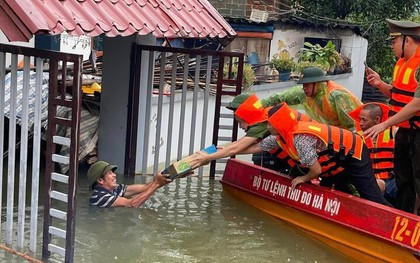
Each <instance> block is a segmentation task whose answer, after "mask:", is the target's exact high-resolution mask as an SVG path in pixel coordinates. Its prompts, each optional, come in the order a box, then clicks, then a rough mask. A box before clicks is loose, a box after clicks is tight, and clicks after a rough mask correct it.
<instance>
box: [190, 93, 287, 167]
mask: <svg viewBox="0 0 420 263" xmlns="http://www.w3.org/2000/svg"><path fill="white" fill-rule="evenodd" d="M226 108H228V109H230V110H233V111H234V115H235V119H236V121H237V122H238V124H239V127H240V128H241V129H243V130H244V131H245V132H246V134H245V136H244V137H242V138H240V139H239V140H237V141H235V142H232V143H230V144H228V145H227V146H224V147H219V146H218V150H217V152H215V153H212V154H207V153H205V152H202V151H200V152H198V154H197V157H196V158H195V159H193V160H192V161H191V162H190V166H191V167H192V168H193V169H195V168H197V167H199V166H202V165H206V164H208V163H209V162H211V161H214V160H217V159H221V158H225V157H229V156H233V155H237V154H239V153H241V152H243V151H244V150H245V149H247V148H248V147H249V146H251V145H254V144H256V143H258V142H259V141H260V140H262V139H264V138H265V137H267V136H269V135H270V132H269V131H268V129H267V118H268V115H267V113H268V109H265V108H264V107H262V105H261V102H260V100H259V99H258V97H257V95H255V94H252V93H243V94H239V95H237V96H236V97H235V98H234V99H233V100H232V101H231V102H230V103H229V104H228V106H226ZM271 153H272V154H274V155H275V156H277V158H278V159H279V160H278V162H276V164H275V165H273V167H268V168H270V169H273V170H276V171H280V172H286V171H287V170H288V169H289V168H290V164H293V162H292V161H291V160H290V157H289V156H288V155H287V153H285V152H284V151H282V149H281V148H279V147H277V149H275V150H273V151H272V152H271Z"/></svg>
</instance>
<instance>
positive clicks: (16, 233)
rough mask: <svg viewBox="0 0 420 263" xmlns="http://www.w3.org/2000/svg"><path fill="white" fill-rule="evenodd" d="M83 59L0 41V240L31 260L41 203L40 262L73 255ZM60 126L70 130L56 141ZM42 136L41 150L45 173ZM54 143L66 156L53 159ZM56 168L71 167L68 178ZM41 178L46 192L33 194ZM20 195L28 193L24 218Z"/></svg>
mask: <svg viewBox="0 0 420 263" xmlns="http://www.w3.org/2000/svg"><path fill="white" fill-rule="evenodd" d="M9 60H10V66H8V64H9ZM6 61H7V63H6ZM19 61H21V62H19ZM81 62H82V56H80V55H74V54H65V53H60V52H53V51H43V50H39V49H33V48H26V47H19V46H11V45H2V44H0V88H1V92H0V149H3V150H4V155H3V158H1V159H0V171H2V177H1V178H0V191H1V190H2V188H3V187H2V185H3V182H4V180H5V179H6V176H5V173H7V181H6V182H7V188H6V189H7V200H6V206H7V207H6V211H4V209H1V211H2V213H3V212H5V215H3V214H2V215H1V217H0V220H1V218H3V217H5V218H6V224H5V227H6V229H1V230H2V231H1V232H2V233H4V236H2V237H1V238H2V240H4V243H5V244H6V246H7V247H8V248H10V249H14V250H16V251H17V252H19V251H21V252H22V251H28V250H29V251H30V252H29V254H31V255H33V256H36V252H37V247H38V245H39V237H38V212H39V208H40V207H39V201H40V199H42V198H43V199H44V200H45V203H44V229H43V242H42V258H43V259H47V258H48V257H49V256H50V254H51V253H56V254H58V255H60V256H62V257H64V260H65V262H73V253H74V238H75V237H74V233H75V230H74V227H75V217H74V215H75V202H76V186H77V174H78V170H77V167H78V159H77V156H78V155H77V153H78V151H77V149H78V142H79V118H80V105H81V95H80V83H81V65H82V63H81ZM6 73H7V74H6ZM46 100H47V101H46ZM46 105H47V106H46ZM58 108H61V109H66V110H67V111H68V112H69V114H68V117H59V116H57V109H58ZM46 116H48V118H47V119H45V118H44V117H46ZM5 127H6V128H5ZM7 127H8V129H7ZM45 127H47V131H46V132H45V130H44V128H45ZM60 129H64V130H66V131H68V132H66V134H67V135H65V136H58V135H57V131H58V130H60ZM17 131H20V134H18V132H17ZM41 137H43V138H44V140H45V141H46V145H47V146H46V165H45V173H44V174H42V172H41V169H42V168H43V167H44V166H43V165H41V156H42V154H41ZM58 145H59V147H70V154H69V156H61V155H59V154H57V152H58V151H57V146H58ZM18 153H19V156H17V154H18ZM28 156H30V158H31V160H30V161H28V158H27V157H28ZM59 164H65V165H69V171H68V173H66V174H60V173H59V172H58V169H57V167H58V165H59ZM17 166H18V167H17ZM6 167H7V169H6ZM15 177H16V178H18V182H15ZM28 180H29V182H30V184H29V183H28ZM42 180H44V183H45V187H46V189H47V190H46V191H45V193H41V195H39V187H40V182H42ZM29 187H30V189H29ZM16 192H17V193H18V199H17V200H16V199H15V193H16ZM26 192H30V193H31V198H30V200H31V201H30V204H29V208H30V215H29V216H27V215H26V208H27V207H28V204H26V196H25V195H26ZM42 194H44V195H45V196H42ZM1 197H2V194H1V193H0V199H1ZM2 204H3V200H0V205H2ZM16 208H17V209H16ZM16 210H17V216H15V213H16ZM15 218H17V222H15ZM0 223H1V222H0ZM27 230H29V231H27Z"/></svg>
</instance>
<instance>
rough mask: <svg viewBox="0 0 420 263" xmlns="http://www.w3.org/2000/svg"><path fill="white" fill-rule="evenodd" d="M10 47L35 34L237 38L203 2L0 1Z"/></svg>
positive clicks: (0, 18) (0, 19) (2, 26)
mask: <svg viewBox="0 0 420 263" xmlns="http://www.w3.org/2000/svg"><path fill="white" fill-rule="evenodd" d="M0 29H1V30H2V31H3V33H4V34H5V35H6V37H7V38H8V39H9V40H10V41H28V40H29V39H31V38H32V36H33V35H36V34H51V35H57V34H60V33H62V32H67V33H68V34H70V35H74V36H80V35H83V34H87V35H90V36H97V35H100V34H102V33H105V35H106V36H108V37H114V36H128V35H132V34H134V33H138V34H140V35H147V34H149V33H151V34H153V35H154V36H156V37H168V38H178V37H189V38H203V37H212V38H225V37H228V38H230V37H234V36H236V32H235V31H234V30H233V29H232V27H231V26H230V25H229V24H228V23H227V22H226V20H224V18H223V17H222V16H221V15H220V14H219V13H218V12H217V11H216V9H214V7H213V6H212V5H211V4H210V3H209V2H208V1H207V0H42V1H41V0H35V1H34V0H0Z"/></svg>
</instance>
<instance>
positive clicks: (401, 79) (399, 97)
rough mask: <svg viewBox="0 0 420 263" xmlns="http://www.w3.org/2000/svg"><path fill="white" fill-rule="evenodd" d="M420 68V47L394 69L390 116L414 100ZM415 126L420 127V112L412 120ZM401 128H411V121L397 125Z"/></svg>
mask: <svg viewBox="0 0 420 263" xmlns="http://www.w3.org/2000/svg"><path fill="white" fill-rule="evenodd" d="M419 66H420V45H419V47H418V48H417V50H416V53H415V54H414V55H413V56H412V57H411V58H409V59H408V60H407V61H406V60H405V59H404V58H400V59H399V60H398V61H397V63H396V64H395V67H394V81H393V83H392V86H393V87H392V89H391V100H390V102H389V104H391V111H390V116H392V115H394V114H395V113H397V112H399V111H400V110H401V109H402V108H403V107H404V106H405V105H407V103H409V102H410V101H412V100H413V98H414V93H415V91H416V90H417V87H418V85H419V83H418V82H417V79H416V71H417V70H418V68H419ZM410 120H411V121H412V122H413V124H414V125H416V126H417V128H418V127H420V112H417V114H416V115H415V116H413V117H412V118H411V119H410ZM397 126H399V127H403V128H410V121H409V120H407V121H404V122H401V123H399V124H397Z"/></svg>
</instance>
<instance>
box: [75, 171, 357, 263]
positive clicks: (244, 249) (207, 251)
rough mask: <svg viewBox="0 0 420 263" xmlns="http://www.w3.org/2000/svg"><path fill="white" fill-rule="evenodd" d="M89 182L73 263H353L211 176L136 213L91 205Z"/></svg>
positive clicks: (175, 187)
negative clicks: (236, 195)
mask: <svg viewBox="0 0 420 263" xmlns="http://www.w3.org/2000/svg"><path fill="white" fill-rule="evenodd" d="M118 179H119V181H122V180H123V178H120V177H119V178H118ZM127 180H128V179H126V182H125V183H127ZM148 180H150V178H145V177H136V178H135V182H136V183H144V182H145V181H148ZM85 183H86V182H85V181H83V179H81V180H79V185H80V187H79V191H78V208H77V221H76V222H77V223H76V247H75V259H74V262H104V263H106V262H165V263H166V262H231V263H233V262H241V263H244V262H352V261H350V260H349V259H348V258H346V257H344V256H341V255H340V254H338V253H337V252H335V251H333V250H331V249H329V248H327V247H325V246H324V245H322V244H321V243H319V242H317V241H314V240H313V239H311V238H308V237H306V236H305V235H302V234H301V232H300V231H298V230H296V229H295V228H293V227H290V226H289V225H287V224H286V223H283V222H282V221H280V220H277V219H275V218H273V217H271V216H269V215H266V214H264V213H263V212H261V211H259V210H257V209H255V208H253V207H250V206H248V205H246V204H244V203H242V202H241V201H239V200H237V199H235V198H234V197H232V196H230V195H229V194H228V193H225V192H223V191H222V186H221V184H220V183H219V182H218V181H212V180H209V179H208V178H202V179H200V178H197V177H193V178H187V179H182V180H178V181H176V182H173V183H171V184H169V185H167V186H166V187H164V188H162V189H159V190H158V192H156V193H155V194H154V195H153V196H152V198H151V199H150V200H148V201H147V202H146V203H145V204H144V205H143V206H141V208H138V209H133V208H110V209H103V208H102V209H101V208H96V207H90V206H89V205H88V199H89V196H90V192H88V191H87V187H86V184H85Z"/></svg>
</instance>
